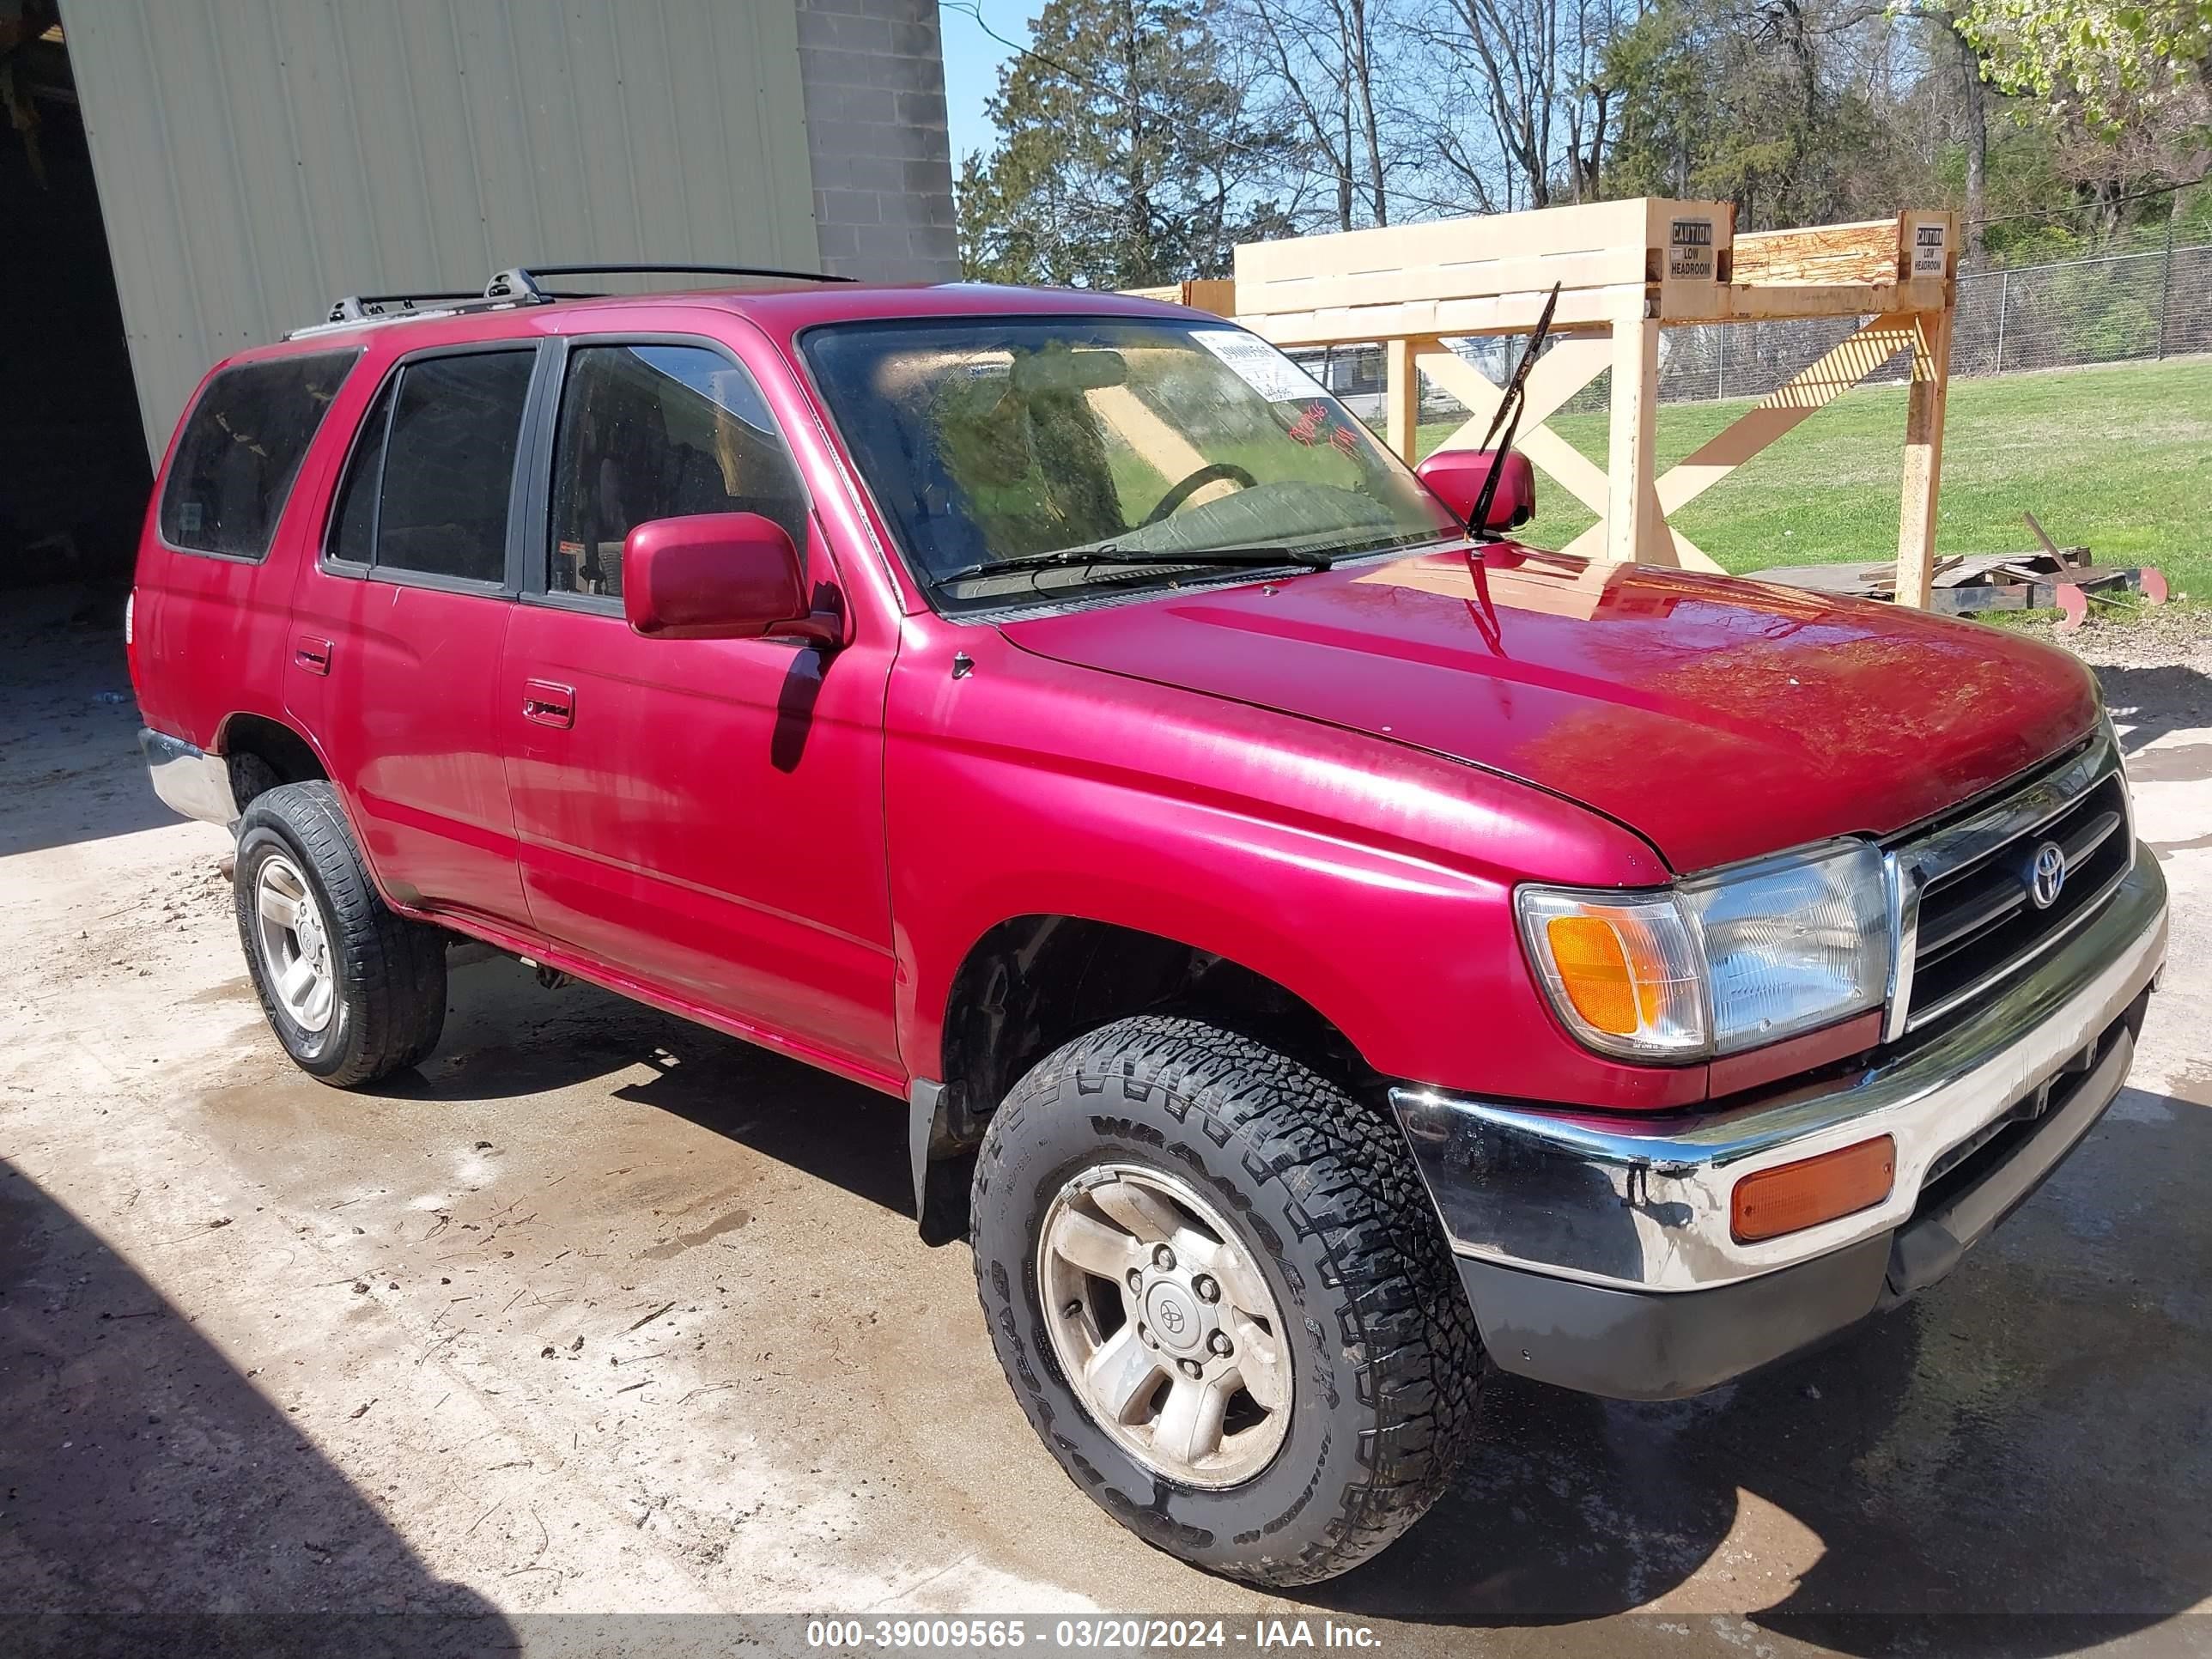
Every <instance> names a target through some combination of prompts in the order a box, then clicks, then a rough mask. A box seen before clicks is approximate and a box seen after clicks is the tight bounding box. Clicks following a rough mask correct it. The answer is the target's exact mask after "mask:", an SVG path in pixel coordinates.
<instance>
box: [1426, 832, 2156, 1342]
mask: <svg viewBox="0 0 2212 1659" xmlns="http://www.w3.org/2000/svg"><path fill="white" fill-rule="evenodd" d="M2165 959H2166V882H2165V878H2164V877H2163V876H2162V875H2161V874H2160V872H2159V867H2158V860H2156V858H2154V856H2153V855H2152V854H2150V853H2149V852H2148V850H2146V849H2141V848H2139V849H2137V853H2136V861H2135V867H2134V869H2133V870H2132V871H2131V872H2130V873H2129V874H2128V876H2127V877H2126V878H2125V879H2124V881H2123V882H2122V883H2121V884H2120V885H2119V886H2118V889H2117V890H2115V891H2114V892H2113V894H2112V897H2111V899H2110V900H2109V901H2108V902H2106V904H2105V906H2104V908H2102V909H2101V910H2100V911H2099V912H2098V913H2097V914H2096V915H2095V916H2094V918H2093V920H2091V921H2088V922H2087V923H2086V924H2084V925H2083V926H2081V927H2080V928H2078V929H2077V930H2076V931H2075V933H2073V934H2072V935H2070V936H2069V938H2068V939H2067V940H2066V941H2065V943H2064V944H2063V945H2061V946H2060V947H2058V948H2057V949H2056V950H2054V951H2051V953H2050V954H2049V955H2048V956H2047V957H2045V958H2044V959H2042V960H2041V961H2039V962H2038V963H2035V964H2034V966H2033V968H2032V969H2029V970H2028V971H2027V972H2025V973H2023V974H2021V975H2020V976H2019V977H2018V978H2016V979H2015V980H2014V981H2011V982H2010V983H2008V984H2007V985H2006V986H2004V987H2003V988H2002V989H2001V990H1998V991H1996V992H1993V993H1992V994H1990V1000H1988V1001H1987V1002H1986V1003H1985V1004H1984V1006H1981V1007H1979V1008H1977V1009H1974V1010H1973V1011H1972V1012H1968V1013H1966V1014H1965V1015H1963V1016H1961V1017H1960V1018H1958V1019H1957V1021H1956V1023H1954V1024H1951V1025H1950V1026H1948V1028H1947V1029H1945V1030H1942V1031H1940V1032H1938V1033H1937V1034H1936V1035H1935V1036H1932V1037H1929V1038H1928V1039H1927V1040H1925V1041H1923V1042H1917V1043H1913V1044H1912V1045H1911V1046H1910V1047H1908V1048H1905V1049H1904V1050H1903V1051H1901V1052H1899V1053H1898V1054H1894V1055H1892V1056H1890V1057H1888V1058H1887V1059H1885V1060H1882V1061H1881V1063H1879V1064H1877V1065H1875V1066H1869V1067H1867V1068H1866V1069H1864V1070H1862V1071H1859V1072H1857V1073H1850V1074H1847V1075H1844V1076H1841V1077H1838V1078H1832V1079H1826V1080H1823V1081H1820V1082H1818V1083H1814V1084H1810V1085H1800V1086H1798V1087H1796V1088H1791V1089H1786V1090H1784V1091H1780V1092H1778V1093H1774V1094H1771V1095H1769V1096H1767V1097H1765V1098H1762V1099H1760V1100H1759V1101H1756V1102H1754V1103H1751V1104H1748V1105H1744V1106H1740V1107H1736V1108H1734V1109H1728V1110H1724V1111H1717V1112H1711V1113H1708V1114H1705V1115H1699V1116H1695V1117H1691V1118H1687V1119H1681V1120H1676V1121H1675V1124H1677V1125H1679V1127H1674V1126H1670V1125H1669V1124H1668V1123H1666V1122H1663V1121H1662V1122H1650V1123H1645V1122H1638V1121H1636V1120H1634V1119H1630V1118H1624V1117H1620V1116H1612V1117H1601V1116H1599V1115H1594V1114H1589V1113H1579V1112H1576V1111H1574V1110H1573V1109H1565V1108H1563V1109H1550V1110H1544V1109H1530V1108H1528V1107H1524V1106H1519V1105H1508V1104H1504V1103H1493V1102H1488V1101H1483V1100H1475V1099H1468V1098H1466V1097H1457V1096H1449V1095H1443V1094H1439V1093H1437V1092H1434V1091H1428V1090H1424V1089H1418V1088H1397V1089H1394V1090H1392V1091H1391V1092H1390V1100H1391V1104H1392V1105H1393V1106H1394V1107H1395V1109H1396V1110H1397V1113H1398V1116H1399V1119H1400V1121H1401V1123H1402V1124H1403V1125H1404V1127H1405V1130H1406V1134H1407V1139H1408V1140H1409V1141H1410V1142H1411V1144H1412V1147H1413V1155H1414V1158H1415V1161H1416V1162H1417V1163H1418V1164H1419V1166H1420V1170H1421V1174H1422V1176H1423V1177H1424V1179H1425V1181H1426V1182H1427V1183H1428V1188H1429V1192H1430V1195H1431V1197H1432V1198H1433V1199H1434V1200H1436V1204H1437V1211H1438V1212H1439V1213H1440V1214H1441V1215H1442V1217H1443V1224H1444V1228H1445V1231H1447V1232H1448V1233H1449V1236H1450V1238H1451V1243H1452V1249H1453V1250H1454V1251H1455V1253H1456V1254H1457V1255H1459V1256H1460V1257H1461V1259H1462V1271H1463V1272H1465V1271H1467V1270H1468V1269H1470V1268H1474V1267H1494V1268H1499V1269H1514V1270H1520V1271H1521V1272H1522V1273H1533V1274H1538V1275H1542V1276H1544V1277H1546V1278H1548V1279H1556V1280H1566V1281H1571V1282H1575V1283H1579V1284H1582V1285H1590V1286H1596V1287H1602V1288H1604V1289H1607V1290H1613V1291H1631V1292H1659V1293H1662V1295H1663V1293H1668V1292H1692V1291H1707V1290H1711V1289H1714V1288H1716V1287H1721V1286H1730V1285H1741V1284H1743V1283H1745V1282H1746V1281H1750V1280H1754V1279H1759V1278H1761V1277H1762V1276H1764V1275H1768V1274H1774V1273H1781V1272H1782V1271H1783V1270H1784V1269H1787V1268H1791V1267H1797V1266H1799V1265H1800V1264H1803V1263H1807V1262H1810V1261H1814V1260H1816V1259H1819V1258H1823V1257H1830V1256H1833V1255H1837V1254H1838V1253H1839V1252H1844V1251H1854V1255H1855V1256H1856V1255H1867V1254H1868V1253H1869V1250H1871V1249H1872V1248H1873V1243H1874V1241H1875V1240H1877V1239H1881V1240H1883V1241H1885V1243H1886V1242H1887V1237H1888V1236H1889V1235H1892V1234H1897V1233H1899V1230H1900V1229H1902V1228H1904V1227H1905V1225H1906V1224H1907V1223H1908V1222H1911V1221H1912V1220H1913V1218H1914V1217H1915V1215H1916V1212H1918V1211H1919V1209H1920V1208H1921V1200H1922V1189H1923V1185H1924V1184H1925V1183H1926V1182H1928V1181H1929V1174H1930V1171H1931V1170H1935V1169H1936V1168H1937V1166H1938V1164H1939V1161H1940V1160H1942V1158H1943V1157H1944V1154H1946V1153H1947V1152H1951V1151H1952V1150H1953V1149H1954V1148H1957V1147H1960V1146H1963V1145H1965V1144H1966V1143H1968V1142H1970V1141H1972V1140H1974V1139H1975V1138H1976V1137H1977V1136H1978V1135H1979V1134H1981V1133H1982V1132H1983V1131H1984V1130H1985V1129H1988V1128H1990V1126H1992V1125H1995V1124H1997V1123H1998V1122H1999V1121H2001V1120H2004V1119H2007V1118H2008V1117H2010V1116H2013V1115H2016V1113H2015V1109H2020V1108H2023V1107H2024V1106H2025V1107H2026V1108H2027V1109H2028V1111H2030V1112H2032V1111H2033V1110H2034V1109H2039V1108H2041V1109H2049V1110H2050V1111H2051V1115H2053V1116H2054V1117H2056V1116H2060V1115H2064V1116H2065V1117H2066V1119H2067V1121H2066V1124H2065V1125H2064V1126H2063V1127H2069V1128H2074V1129H2075V1131H2076V1132H2075V1133H2074V1134H2073V1135H2072V1137H2071V1138H2070V1139H2066V1140H2065V1142H2064V1144H2063V1146H2056V1147H2055V1148H2053V1146H2051V1138H2050V1137H2048V1136H2045V1135H2043V1134H2042V1133H2041V1132H2040V1131H2039V1132H2038V1133H2037V1135H2036V1136H2034V1137H2032V1138H2031V1139H2032V1140H2033V1141H2034V1142H2035V1143H2036V1144H2039V1145H2042V1146H2044V1147H2045V1154H2046V1163H2047V1164H2056V1162H2057V1159H2058V1158H2062V1157H2063V1156H2064V1154H2065V1152H2066V1151H2068V1150H2069V1149H2070V1148H2071V1146H2073V1144H2074V1142H2075V1140H2078V1139H2080V1135H2081V1133H2087V1127H2088V1126H2089V1124H2090V1123H2092V1122H2093V1121H2094V1120H2095V1117H2096V1115H2098V1114H2099V1113H2100V1112H2101V1111H2102V1110H2103V1109H2104V1107H2105V1106H2106V1104H2107V1103H2110V1101H2111V1100H2112V1097H2113V1096H2114V1095H2115V1094H2117V1093H2118V1090H2119V1087H2120V1084H2121V1082H2122V1080H2123V1079H2124V1073H2125V1066H2126V1062H2127V1057H2128V1054H2129V1053H2130V1052H2131V1045H2130V1044H2120V1045H2113V1044H2112V1043H2109V1042H2104V1040H2105V1039H2106V1038H2107V1037H2108V1036H2109V1034H2110V1033H2111V1032H2112V1027H2113V1026H2114V1024H2115V1022H2117V1021H2118V1020H2120V1019H2121V1018H2123V1017H2124V1015H2126V1013H2127V1012H2128V1011H2129V1009H2130V1007H2131V1006H2133V1005H2134V1004H2135V1002H2136V1000H2137V999H2138V998H2139V997H2141V996H2142V994H2143V992H2144V990H2145V989H2146V988H2147V987H2148V986H2149V985H2150V983H2151V981H2152V980H2153V979H2154V977H2155V976H2156V975H2157V973H2158V971H2159V969H2160V967H2161V966H2162V965H2163V963H2164V962H2165ZM2100 1042H2101V1043H2103V1046H2100ZM2077 1074H2079V1075H2081V1082H2080V1083H2078V1084H2076V1083H2074V1082H2073V1079H2074V1078H2075V1076H2076V1075H2077ZM2089 1095H2100V1096H2101V1097H2100V1098H2097V1099H2095V1100H2093V1101H2090V1100H2088V1099H2087V1098H2085V1097H2087V1096H2089ZM2062 1097H2063V1112H2062V1111H2061V1109H2060V1102H2061V1100H2062ZM1880 1134H1887V1135H1890V1136H1893V1137H1894V1139H1895V1140H1896V1143H1897V1176H1896V1184H1895V1186H1894V1187H1893V1188H1892V1189H1891V1192H1890V1195H1889V1197H1888V1198H1887V1199H1886V1200H1883V1201H1882V1202H1881V1204H1878V1205H1876V1206H1874V1207H1872V1208H1870V1209H1866V1210H1862V1211H1860V1212H1857V1214H1854V1215H1849V1216H1844V1217H1842V1218H1839V1219H1837V1220H1834V1221H1831V1222H1827V1223H1825V1224H1823V1225H1820V1226H1817V1227H1811V1228H1808V1229H1806V1230H1804V1231H1801V1232H1796V1233H1791V1234H1789V1235H1786V1236H1784V1237H1780V1238H1771V1239H1765V1240H1762V1241H1759V1242H1756V1243H1739V1242H1738V1241H1737V1240H1736V1239H1735V1237H1733V1236H1732V1234H1731V1230H1730V1225H1729V1197H1730V1194H1731V1192H1732V1190H1733V1188H1735V1183H1736V1182H1738V1181H1740V1180H1741V1179H1742V1178H1743V1177H1744V1176H1747V1175H1750V1174H1753V1173H1754V1172H1755V1171H1757V1170H1764V1169H1767V1168H1770V1167H1771V1166H1773V1165H1775V1164H1789V1163H1794V1162H1795V1161H1796V1160H1797V1159H1799V1158H1809V1157H1812V1156H1814V1154H1816V1153H1820V1152H1828V1151H1831V1150H1832V1149H1834V1148H1836V1147H1839V1146H1849V1145H1850V1144H1852V1143H1853V1142H1856V1141H1861V1140H1865V1139H1869V1138H1870V1137H1872V1136H1875V1135H1880ZM1939 1172H1940V1171H1939ZM2039 1175H2040V1171H2038V1172H2036V1178H2039ZM2030 1185H2032V1182H2031V1183H2030ZM2015 1201H2017V1200H2015ZM1997 1218H1998V1217H1997V1216H1996V1215H1991V1216H1990V1217H1988V1218H1987V1219H1986V1225H1983V1226H1982V1227H1981V1230H1980V1231H1986V1229H1987V1226H1988V1225H1995V1222H1996V1219H1997ZM1974 1237H1979V1232H1976V1233H1975V1235H1974ZM1972 1242H1973V1239H1972V1238H1966V1239H1965V1240H1964V1241H1963V1243H1967V1244H1970V1243H1972ZM1854 1247H1867V1248H1866V1249H1857V1250H1855V1249H1854ZM1874 1253H1875V1254H1876V1255H1879V1254H1881V1252H1880V1251H1875V1252H1874ZM1952 1255H1953V1259H1955V1255H1956V1252H1955V1251H1954V1252H1953V1253H1952ZM1947 1265H1948V1264H1947ZM1898 1272H1899V1269H1898V1268H1897V1267H1896V1266H1895V1265H1893V1266H1892V1267H1891V1269H1890V1275H1891V1277H1892V1279H1895V1278H1896V1277H1897V1274H1898ZM1906 1276H1907V1278H1908V1279H1913V1280H1914V1281H1916V1282H1915V1283H1913V1284H1912V1285H1911V1288H1917V1287H1918V1285H1919V1284H1920V1283H1925V1282H1929V1274H1928V1273H1926V1272H1924V1271H1920V1270H1917V1269H1915V1270H1912V1271H1911V1272H1908V1273H1907V1275H1906ZM1879 1278H1880V1273H1879V1271H1878V1270H1877V1271H1876V1279H1877V1280H1878V1279H1879ZM1861 1311H1864V1310H1861ZM1477 1313H1478V1316H1480V1315H1481V1313H1482V1309H1481V1307H1480V1303H1478V1306H1477Z"/></svg>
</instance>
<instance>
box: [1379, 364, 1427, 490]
mask: <svg viewBox="0 0 2212 1659" xmlns="http://www.w3.org/2000/svg"><path fill="white" fill-rule="evenodd" d="M1423 343H1425V342H1419V341H1413V340H1392V341H1390V342H1389V343H1387V344H1386V345H1385V346H1384V347H1383V436H1384V439H1385V441H1387V442H1388V443H1389V446H1390V448H1391V450H1392V452H1393V453H1395V454H1396V455H1397V457H1398V459H1400V460H1401V461H1403V462H1405V463H1406V465H1408V466H1411V465H1413V461H1414V459H1416V458H1415V456H1414V453H1413V451H1414V448H1415V446H1416V445H1418V444H1419V441H1420V435H1421V377H1420V376H1419V374H1415V373H1414V372H1413V354H1414V353H1415V352H1416V351H1417V350H1419V349H1420V346H1421V345H1422V344H1423Z"/></svg>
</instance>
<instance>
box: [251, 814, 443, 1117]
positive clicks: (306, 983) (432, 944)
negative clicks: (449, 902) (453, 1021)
mask: <svg viewBox="0 0 2212 1659" xmlns="http://www.w3.org/2000/svg"><path fill="white" fill-rule="evenodd" d="M232 883H233V890H234V895H235V900H236V908H237V914H238V933H239V939H240V943H241V944H242V945H244V946H245V947H246V966H247V969H248V971H249V972H251V973H252V976H253V988H254V990H255V991H256V992H257V993H258V994H259V995H260V998H261V1008H262V1012H264V1014H266V1015H267V1016H268V1018H269V1025H270V1030H273V1031H275V1032H276V1040H277V1041H278V1042H281V1043H283V1045H284V1051H285V1053H287V1054H289V1055H291V1057H292V1060H293V1061H294V1063H295V1064H296V1065H297V1066H299V1067H300V1069H301V1071H303V1072H306V1073H308V1075H310V1076H312V1077H316V1078H319V1079H322V1080H323V1081H324V1082H325V1083H327V1084H330V1085H332V1086H333V1087H336V1088H342V1089H343V1088H350V1087H354V1086H356V1085H360V1084H364V1083H373V1082H374V1081H375V1080H376V1079H379V1078H382V1077H388V1076H390V1075H391V1074H392V1073H394V1072H398V1071H403V1070H404V1069H405V1068H406V1067H408V1066H412V1065H414V1064H416V1062H417V1061H418V1060H422V1059H423V1058H424V1057H425V1056H427V1055H428V1054H429V1052H430V1050H431V1049H432V1048H435V1047H436V1046H437V1042H438V1036H439V1033H440V1032H441V1031H442V1030H444V1029H445V1024H446V935H445V934H444V933H442V932H441V931H440V930H439V929H437V928H435V927H429V926H427V925H426V924H424V923H422V922H418V921H408V920H407V919H406V918H405V917H404V916H399V915H393V914H392V911H391V909H390V908H387V907H386V904H385V902H384V901H383V899H382V898H380V896H378V894H377V891H376V888H375V885H374V884H373V883H372V882H371V881H370V880H369V878H368V869H367V867H366V866H364V865H363V864H362V857H361V849H360V848H359V847H358V846H357V845H356V842H355V841H354V838H353V830H352V829H351V827H350V826H349V825H348V823H346V819H345V812H344V809H343V807H342V806H341V805H339V803H338V797H337V790H336V789H335V788H333V787H331V785H330V784H329V783H327V782H325V781H322V780H320V779H317V780H315V781H311V782H307V783H287V784H280V785H278V786H277V787H275V788H273V789H269V790H265V791H264V792H263V793H260V794H258V795H256V796H255V797H254V798H253V799H252V801H251V802H250V803H249V804H248V805H247V806H246V812H245V816H244V817H241V818H240V821H239V825H238V855H237V860H236V863H235V865H234V868H233V871H232Z"/></svg>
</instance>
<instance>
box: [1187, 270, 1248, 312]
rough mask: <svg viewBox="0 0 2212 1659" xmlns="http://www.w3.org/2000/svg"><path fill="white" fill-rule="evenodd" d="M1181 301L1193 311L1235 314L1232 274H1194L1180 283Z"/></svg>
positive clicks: (1234, 279)
mask: <svg viewBox="0 0 2212 1659" xmlns="http://www.w3.org/2000/svg"><path fill="white" fill-rule="evenodd" d="M1182 303H1183V304H1184V305H1187V306H1188V307H1190V308H1191V309H1192V310H1193V311H1210V312H1212V313H1213V314H1214V315H1215V316H1217V317H1234V316H1235V315H1236V314H1237V279H1236V278H1235V277H1234V276H1196V277H1193V278H1192V279H1191V280H1190V281H1189V282H1188V283H1184V284H1183V285H1182Z"/></svg>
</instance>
